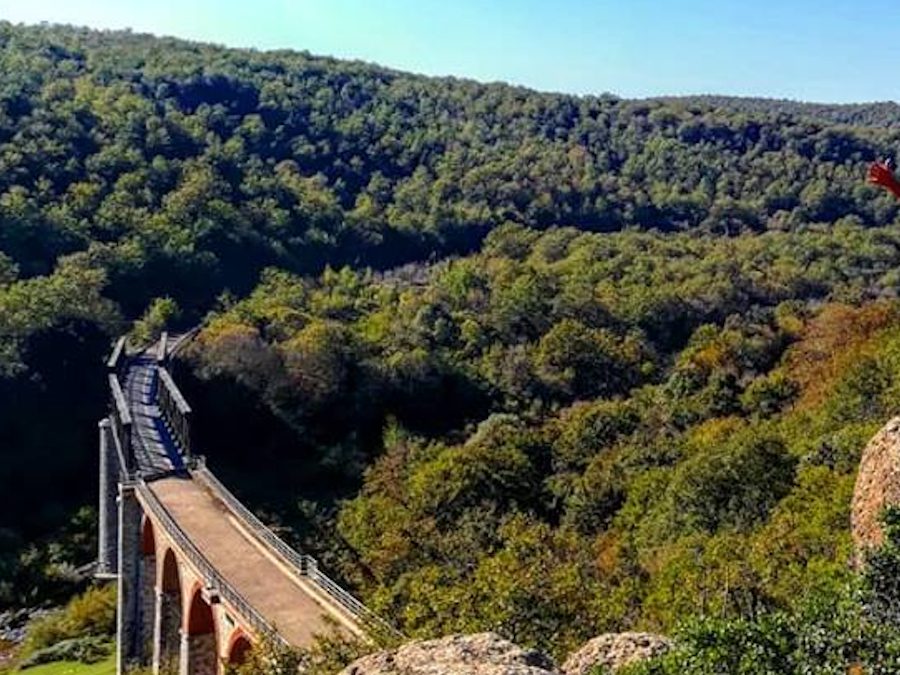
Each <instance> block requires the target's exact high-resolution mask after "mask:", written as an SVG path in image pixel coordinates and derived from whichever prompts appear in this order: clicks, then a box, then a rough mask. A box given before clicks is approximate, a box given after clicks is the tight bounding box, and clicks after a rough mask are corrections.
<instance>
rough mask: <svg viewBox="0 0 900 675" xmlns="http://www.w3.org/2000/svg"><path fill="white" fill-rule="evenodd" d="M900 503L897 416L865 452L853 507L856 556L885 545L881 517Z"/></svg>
mask: <svg viewBox="0 0 900 675" xmlns="http://www.w3.org/2000/svg"><path fill="white" fill-rule="evenodd" d="M890 504H900V417H895V418H894V419H892V420H891V421H890V422H888V423H887V424H886V425H885V426H884V427H883V428H882V429H881V431H879V432H878V433H877V434H876V435H875V437H874V438H873V439H872V440H871V441H869V445H867V446H866V449H865V450H864V451H863V455H862V459H861V460H860V463H859V473H858V474H857V477H856V487H855V489H854V491H853V503H852V504H851V506H850V531H851V533H852V535H853V543H854V545H855V547H856V551H857V553H859V552H861V551H863V550H864V549H866V548H869V547H871V546H877V545H878V544H880V543H881V542H882V532H881V527H880V526H879V523H878V516H879V515H880V514H881V511H882V509H884V507H885V506H888V505H890Z"/></svg>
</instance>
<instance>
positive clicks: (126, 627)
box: [116, 483, 143, 675]
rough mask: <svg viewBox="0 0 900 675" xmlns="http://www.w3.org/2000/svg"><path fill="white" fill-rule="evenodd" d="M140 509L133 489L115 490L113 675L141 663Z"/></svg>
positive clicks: (124, 485)
mask: <svg viewBox="0 0 900 675" xmlns="http://www.w3.org/2000/svg"><path fill="white" fill-rule="evenodd" d="M141 512H142V510H141V505H140V503H139V502H138V500H137V494H136V492H135V488H134V485H132V484H130V483H121V484H120V486H119V570H118V571H119V574H118V579H119V581H118V596H117V598H116V641H117V650H116V675H123V674H124V673H125V672H126V671H127V670H128V668H129V667H130V666H133V665H134V664H136V663H139V662H140V661H141V658H142V656H143V654H142V652H143V650H142V644H141V642H142V640H141V638H142V631H141V606H140V601H141V589H140V564H141V560H140V557H141V556H140V553H141Z"/></svg>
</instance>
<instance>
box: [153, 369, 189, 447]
mask: <svg viewBox="0 0 900 675" xmlns="http://www.w3.org/2000/svg"><path fill="white" fill-rule="evenodd" d="M157 371H158V373H159V386H158V387H157V388H156V402H157V404H158V405H159V410H160V412H161V413H162V415H163V417H164V418H165V421H166V422H168V424H169V428H170V429H171V431H172V433H173V435H174V436H175V438H176V439H177V440H178V443H179V445H180V446H181V452H182V453H183V454H184V455H187V456H190V455H191V428H190V423H189V421H188V417H189V416H190V414H191V406H190V405H188V402H187V401H186V400H185V398H184V396H183V395H182V393H181V391H180V390H179V389H178V386H177V385H176V384H175V380H173V379H172V376H171V375H170V374H169V371H168V370H166V369H165V368H163V367H157Z"/></svg>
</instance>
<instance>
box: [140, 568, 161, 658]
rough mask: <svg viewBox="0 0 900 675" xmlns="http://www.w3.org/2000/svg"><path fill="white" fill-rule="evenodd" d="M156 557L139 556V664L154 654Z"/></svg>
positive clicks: (156, 606)
mask: <svg viewBox="0 0 900 675" xmlns="http://www.w3.org/2000/svg"><path fill="white" fill-rule="evenodd" d="M157 609H158V603H157V600H156V556H152V555H147V554H144V555H142V556H141V663H143V664H145V665H146V664H147V663H148V662H149V659H150V658H151V657H152V656H153V655H154V654H155V653H156V649H155V647H154V644H155V643H154V641H153V637H154V631H155V630H156V612H157Z"/></svg>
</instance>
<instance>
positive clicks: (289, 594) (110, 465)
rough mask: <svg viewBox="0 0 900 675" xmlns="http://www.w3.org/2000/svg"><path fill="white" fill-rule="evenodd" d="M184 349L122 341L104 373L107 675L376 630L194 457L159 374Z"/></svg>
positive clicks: (203, 665)
mask: <svg viewBox="0 0 900 675" xmlns="http://www.w3.org/2000/svg"><path fill="white" fill-rule="evenodd" d="M189 338H190V334H184V335H181V336H173V337H171V338H170V337H169V336H168V335H166V334H163V336H162V337H161V338H160V340H159V341H158V342H157V343H155V344H154V345H152V346H151V347H149V348H146V349H140V350H131V349H129V346H128V345H127V343H126V340H125V338H120V339H119V341H118V342H117V343H116V346H115V349H114V350H113V353H112V355H111V356H110V358H109V360H108V362H107V367H108V375H107V377H108V381H109V390H110V407H109V414H108V416H107V417H106V418H104V419H103V420H101V422H100V504H99V506H100V508H99V535H100V536H99V542H100V543H99V552H98V567H97V576H98V577H100V578H107V579H115V580H116V582H117V584H118V600H117V602H118V607H117V673H119V674H121V673H123V672H125V671H126V670H127V669H129V668H130V667H132V666H148V665H152V668H153V671H154V672H155V673H159V672H172V673H175V672H177V673H179V675H189V674H190V675H194V674H197V675H201V674H202V675H207V674H210V675H212V674H217V673H222V672H224V670H225V668H226V666H227V665H228V664H229V663H240V662H241V661H242V660H243V659H244V658H245V657H246V655H247V652H248V650H249V649H250V648H251V647H252V645H253V644H254V643H256V642H258V641H259V640H260V639H262V638H263V637H264V636H271V639H275V640H280V641H281V642H283V643H285V644H288V645H291V646H296V647H303V646H309V645H310V644H311V643H312V641H313V640H314V636H316V635H318V634H325V633H328V632H329V631H345V632H347V633H349V634H353V635H357V636H363V635H364V633H365V632H366V631H367V629H368V628H370V627H372V626H373V625H376V624H377V625H380V626H385V624H384V623H383V622H381V621H380V619H378V617H376V616H375V615H373V614H372V613H371V612H370V611H369V610H368V609H366V607H364V606H363V605H362V604H361V603H360V602H359V601H358V600H356V599H355V598H354V597H353V596H351V595H350V594H349V593H347V592H346V591H345V590H343V589H342V588H341V587H340V586H338V584H336V583H335V582H334V581H332V580H331V579H329V578H328V577H327V576H326V575H325V574H323V573H322V572H321V571H320V570H319V568H318V565H317V563H316V561H315V559H314V558H312V557H311V556H309V555H305V554H302V553H298V552H297V551H295V550H294V549H292V548H291V547H290V546H288V545H287V544H286V543H285V542H284V541H282V540H281V539H279V538H278V537H277V536H276V535H275V534H274V533H273V532H272V531H270V530H269V529H268V528H267V527H265V525H263V524H262V523H261V522H260V521H259V520H258V519H257V518H256V517H255V516H254V515H253V514H252V513H251V512H250V511H249V510H248V509H247V508H246V507H244V506H243V505H242V504H241V503H240V502H239V501H238V500H237V499H236V498H235V497H234V496H233V495H232V494H231V493H230V492H229V491H228V490H227V489H226V488H225V487H224V486H223V485H222V484H221V483H220V482H219V481H218V480H217V479H216V477H215V476H214V475H213V473H212V472H211V471H210V470H209V469H208V468H207V467H206V463H205V461H204V460H203V458H202V457H200V456H198V455H196V454H195V452H194V448H192V445H191V437H190V416H191V408H190V405H189V404H188V402H187V401H186V400H185V398H184V396H183V395H182V394H181V392H180V391H179V390H178V387H177V385H176V384H175V381H174V380H173V378H172V373H171V363H172V356H173V354H174V353H175V352H176V351H177V350H178V349H179V348H180V346H181V345H183V344H184V342H185V341H186V340H187V339H189Z"/></svg>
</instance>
